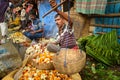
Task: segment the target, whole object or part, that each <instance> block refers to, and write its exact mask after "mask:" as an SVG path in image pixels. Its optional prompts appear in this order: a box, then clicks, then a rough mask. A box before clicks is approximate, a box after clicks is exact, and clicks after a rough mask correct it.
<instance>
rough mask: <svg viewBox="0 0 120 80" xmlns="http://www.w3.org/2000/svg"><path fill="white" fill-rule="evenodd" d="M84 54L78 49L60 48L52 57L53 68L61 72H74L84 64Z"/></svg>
mask: <svg viewBox="0 0 120 80" xmlns="http://www.w3.org/2000/svg"><path fill="white" fill-rule="evenodd" d="M85 62H86V54H85V52H83V51H81V50H79V49H65V48H63V49H61V50H60V52H59V53H58V55H55V56H54V57H53V65H54V67H55V69H56V70H57V71H58V72H60V73H62V74H68V75H71V74H75V73H78V72H80V71H81V70H82V69H83V67H84V66H85Z"/></svg>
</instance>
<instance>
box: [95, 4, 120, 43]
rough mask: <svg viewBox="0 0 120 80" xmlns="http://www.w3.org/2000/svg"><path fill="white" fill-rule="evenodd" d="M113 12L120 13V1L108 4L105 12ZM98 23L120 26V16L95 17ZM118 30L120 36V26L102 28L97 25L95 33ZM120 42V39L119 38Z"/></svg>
mask: <svg viewBox="0 0 120 80" xmlns="http://www.w3.org/2000/svg"><path fill="white" fill-rule="evenodd" d="M111 13H120V3H116V4H107V6H106V10H105V14H111ZM95 23H96V24H106V25H118V26H120V17H112V18H95ZM114 29H115V30H117V34H118V36H120V28H102V27H99V26H96V28H95V30H94V34H96V33H97V32H110V31H112V30H114ZM119 42H120V40H119Z"/></svg>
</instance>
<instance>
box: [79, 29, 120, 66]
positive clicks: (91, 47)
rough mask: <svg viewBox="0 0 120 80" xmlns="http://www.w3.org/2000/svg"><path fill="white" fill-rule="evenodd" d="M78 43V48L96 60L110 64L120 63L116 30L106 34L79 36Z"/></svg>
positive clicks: (119, 47)
mask: <svg viewBox="0 0 120 80" xmlns="http://www.w3.org/2000/svg"><path fill="white" fill-rule="evenodd" d="M78 45H79V47H80V49H82V50H84V51H85V52H86V53H87V54H88V55H90V56H92V57H93V58H94V59H96V60H97V61H100V62H103V63H104V64H107V65H110V66H112V65H114V64H120V44H119V43H118V38H117V32H116V30H113V31H111V32H109V33H106V34H101V35H92V36H86V37H84V38H80V39H79V40H78Z"/></svg>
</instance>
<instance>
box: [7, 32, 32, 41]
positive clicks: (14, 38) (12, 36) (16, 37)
mask: <svg viewBox="0 0 120 80" xmlns="http://www.w3.org/2000/svg"><path fill="white" fill-rule="evenodd" d="M9 38H10V39H12V41H13V42H14V43H23V42H29V41H30V40H29V39H28V38H27V37H25V36H24V35H23V34H22V33H21V32H15V33H12V34H10V37H9Z"/></svg>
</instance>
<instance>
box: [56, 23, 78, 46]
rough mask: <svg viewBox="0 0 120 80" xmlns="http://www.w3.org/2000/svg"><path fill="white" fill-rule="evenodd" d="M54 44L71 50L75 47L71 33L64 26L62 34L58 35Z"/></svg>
mask: <svg viewBox="0 0 120 80" xmlns="http://www.w3.org/2000/svg"><path fill="white" fill-rule="evenodd" d="M56 42H57V43H58V44H59V45H60V46H61V48H73V47H75V46H77V44H76V40H75V37H74V34H73V31H72V30H70V29H68V26H66V25H65V26H64V27H63V29H62V33H61V34H59V35H58V37H57V41H56Z"/></svg>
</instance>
